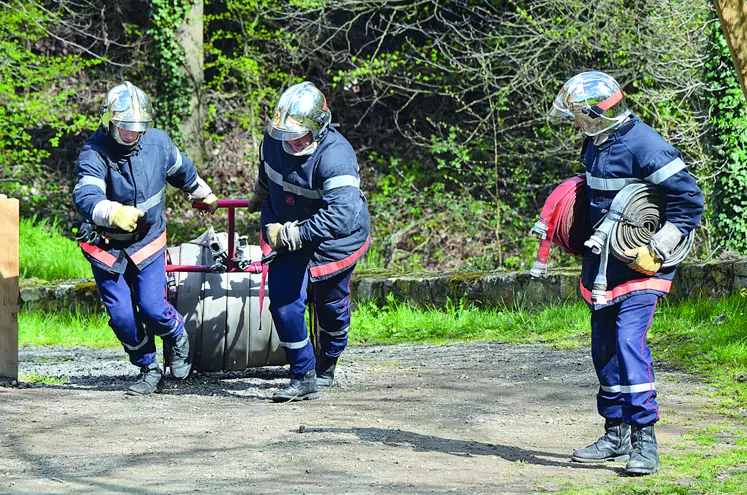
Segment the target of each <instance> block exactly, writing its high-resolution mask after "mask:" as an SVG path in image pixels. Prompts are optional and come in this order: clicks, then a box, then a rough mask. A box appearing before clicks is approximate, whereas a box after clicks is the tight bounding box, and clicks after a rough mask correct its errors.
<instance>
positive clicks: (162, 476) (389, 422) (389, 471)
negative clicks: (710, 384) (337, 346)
mask: <svg viewBox="0 0 747 495" xmlns="http://www.w3.org/2000/svg"><path fill="white" fill-rule="evenodd" d="M20 360H21V362H20V372H21V374H22V375H25V376H30V375H33V374H37V375H45V376H53V377H60V378H61V379H62V380H64V381H66V382H67V383H64V384H60V385H35V386H31V387H24V384H21V387H18V386H11V385H10V384H8V383H6V384H5V386H0V493H37V494H52V493H71V492H75V493H148V494H150V493H153V494H165V493H221V494H223V493H258V494H287V493H309V494H329V493H355V494H393V493H397V494H404V493H406V494H419V493H469V494H488V493H491V494H498V493H500V494H508V493H517V494H519V493H521V494H526V493H534V492H547V491H550V492H552V491H556V490H558V489H560V488H562V487H565V486H568V485H569V484H574V485H576V484H578V485H581V484H584V483H588V484H595V483H604V482H605V481H609V480H611V479H613V478H615V477H617V476H619V475H620V473H621V469H622V467H623V466H622V465H620V464H608V465H602V466H593V465H580V464H574V463H571V462H570V459H569V454H570V452H571V451H572V449H573V448H574V447H579V446H584V445H586V444H588V443H590V442H591V441H593V440H595V439H596V438H597V436H598V434H599V432H600V430H601V425H602V421H601V418H599V417H598V416H597V414H596V407H595V399H594V397H595V393H596V388H597V382H596V378H595V375H594V371H593V368H592V365H591V358H590V357H589V356H588V351H586V350H575V351H559V350H551V349H549V348H547V347H542V346H535V345H509V344H497V343H484V342H483V343H465V344H454V345H444V346H424V345H397V346H373V347H355V348H350V349H348V350H347V351H346V353H345V354H344V356H343V359H342V360H341V363H340V365H339V367H338V369H339V372H338V377H339V380H338V384H337V385H335V386H334V387H332V388H331V389H330V390H329V391H328V392H325V393H323V395H322V399H321V400H318V401H306V402H304V403H289V404H274V403H272V402H271V401H270V397H271V395H272V392H273V390H274V389H275V388H276V387H278V386H280V385H282V384H284V383H285V382H286V380H287V378H286V372H287V371H286V369H284V368H256V369H250V370H248V371H246V372H243V373H236V372H230V373H202V374H199V375H197V376H193V377H191V378H190V379H188V380H186V381H180V382H177V381H175V380H171V379H169V380H167V381H166V386H165V388H164V390H163V392H162V393H159V394H154V395H152V396H149V397H129V396H126V395H125V394H124V393H123V390H124V389H125V388H126V386H127V384H128V382H129V381H130V380H132V379H133V378H134V377H135V375H136V374H137V370H136V368H134V367H133V366H131V365H130V364H128V362H126V361H125V359H124V352H122V351H121V350H108V349H85V348H74V349H69V348H68V349H62V348H47V347H26V348H22V349H21V352H20ZM656 381H657V388H658V389H659V394H660V398H661V402H660V404H661V411H662V417H663V418H664V419H663V421H661V422H660V424H659V426H658V428H657V436H658V437H659V442H660V444H661V445H662V450H663V452H664V453H672V452H675V450H674V449H673V448H672V447H671V446H672V445H674V444H675V443H679V444H681V443H682V442H681V441H680V435H681V434H682V433H685V432H687V431H689V430H690V429H692V428H694V427H695V426H693V425H697V427H698V428H702V427H703V426H704V423H708V422H711V421H714V420H715V418H711V417H708V416H706V414H707V413H704V412H702V410H701V409H702V408H701V406H703V405H704V404H706V403H707V402H709V401H710V399H708V398H707V396H705V395H703V394H697V393H695V392H696V390H697V389H699V388H702V386H700V385H699V384H698V383H697V382H696V381H694V380H693V379H691V378H690V377H688V376H687V375H686V374H684V373H683V372H680V371H677V370H663V369H662V368H661V366H660V367H659V368H658V375H657V380H656ZM677 452H678V453H680V452H681V451H680V450H678V451H677ZM664 469H666V466H664Z"/></svg>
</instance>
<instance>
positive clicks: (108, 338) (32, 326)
mask: <svg viewBox="0 0 747 495" xmlns="http://www.w3.org/2000/svg"><path fill="white" fill-rule="evenodd" d="M18 342H19V344H20V345H58V346H63V347H71V346H76V345H82V346H87V347H118V346H121V345H122V344H120V343H119V341H118V340H117V337H116V336H115V335H114V331H113V330H112V329H111V327H109V316H108V315H107V314H105V313H96V314H92V315H82V314H81V313H80V312H71V311H60V312H55V313H44V312H41V311H29V312H25V311H23V312H21V313H19V314H18Z"/></svg>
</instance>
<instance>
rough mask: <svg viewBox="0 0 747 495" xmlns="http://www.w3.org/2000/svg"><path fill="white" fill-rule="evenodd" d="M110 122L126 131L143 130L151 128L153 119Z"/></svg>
mask: <svg viewBox="0 0 747 495" xmlns="http://www.w3.org/2000/svg"><path fill="white" fill-rule="evenodd" d="M112 124H114V125H115V126H117V127H119V128H120V129H124V130H126V131H137V132H145V131H147V130H148V129H152V128H153V121H152V120H151V121H147V122H143V121H125V120H112Z"/></svg>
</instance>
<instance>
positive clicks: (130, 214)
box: [109, 205, 145, 232]
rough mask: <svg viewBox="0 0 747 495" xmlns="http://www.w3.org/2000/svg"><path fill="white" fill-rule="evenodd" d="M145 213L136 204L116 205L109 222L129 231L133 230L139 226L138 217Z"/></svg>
mask: <svg viewBox="0 0 747 495" xmlns="http://www.w3.org/2000/svg"><path fill="white" fill-rule="evenodd" d="M143 215H145V213H143V212H142V211H141V210H138V209H137V208H135V207H134V206H124V205H119V206H115V207H114V209H112V212H111V214H110V215H109V223H110V224H112V225H113V226H115V227H119V228H120V229H122V230H125V231H127V232H133V231H134V230H135V229H136V228H137V219H138V218H140V217H142V216H143Z"/></svg>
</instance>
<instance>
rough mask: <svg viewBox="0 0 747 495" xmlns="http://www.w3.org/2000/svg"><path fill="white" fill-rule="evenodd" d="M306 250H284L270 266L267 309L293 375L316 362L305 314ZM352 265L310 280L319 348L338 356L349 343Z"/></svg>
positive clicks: (327, 353)
mask: <svg viewBox="0 0 747 495" xmlns="http://www.w3.org/2000/svg"><path fill="white" fill-rule="evenodd" d="M309 260H310V257H309V253H308V251H307V250H303V249H302V250H300V251H295V252H292V253H283V254H282V255H281V256H278V257H277V258H276V259H275V260H274V261H273V262H272V263H271V264H270V266H269V271H268V274H267V277H268V284H269V292H270V294H269V295H270V313H272V319H273V321H274V322H275V328H276V329H277V332H278V337H279V338H280V345H281V346H283V348H284V349H285V357H286V359H287V360H288V363H289V364H290V372H291V374H292V375H296V376H300V375H304V374H305V373H306V372H307V371H309V370H311V369H313V368H314V367H315V365H316V358H315V356H314V348H313V346H312V344H311V341H310V339H309V332H308V329H307V328H306V320H305V318H304V314H305V311H306V302H307V297H308V296H307V290H306V288H307V284H308V280H309ZM354 269H355V265H352V266H350V267H349V268H347V269H345V270H344V271H342V272H340V273H338V274H336V275H334V276H333V277H330V278H328V279H326V280H321V281H318V282H313V283H312V290H313V294H314V301H313V302H314V314H315V316H316V320H317V328H318V330H319V344H320V350H319V352H323V353H324V354H325V355H327V357H331V358H335V357H339V356H340V354H341V353H342V351H343V350H345V346H347V344H348V331H349V330H350V278H351V277H352V275H353V270H354Z"/></svg>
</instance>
